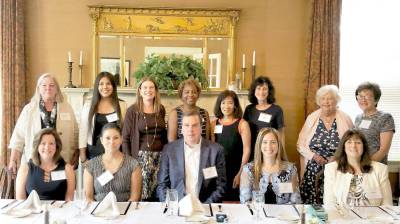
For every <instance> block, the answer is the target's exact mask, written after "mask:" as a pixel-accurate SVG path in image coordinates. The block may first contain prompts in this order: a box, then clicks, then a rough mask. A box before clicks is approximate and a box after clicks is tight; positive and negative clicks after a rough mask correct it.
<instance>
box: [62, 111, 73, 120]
mask: <svg viewBox="0 0 400 224" xmlns="http://www.w3.org/2000/svg"><path fill="white" fill-rule="evenodd" d="M60 119H61V120H62V121H70V120H71V114H69V113H60Z"/></svg>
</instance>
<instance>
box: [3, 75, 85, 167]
mask: <svg viewBox="0 0 400 224" xmlns="http://www.w3.org/2000/svg"><path fill="white" fill-rule="evenodd" d="M43 128H54V129H56V130H57V132H58V134H59V135H60V138H61V141H62V143H63V148H62V150H61V156H62V158H63V159H64V160H65V162H67V163H71V164H73V165H74V164H75V162H76V160H77V158H78V124H77V122H76V119H75V114H74V111H73V109H72V107H71V105H70V104H69V103H68V102H66V101H65V100H64V97H63V95H62V93H61V89H60V85H59V84H58V82H57V80H56V79H55V78H54V77H53V76H52V75H50V74H48V73H46V74H43V75H41V76H40V77H39V79H38V81H37V84H36V91H35V95H34V96H33V97H32V99H31V102H30V103H29V104H27V105H26V106H25V107H24V108H23V110H22V112H21V114H20V115H19V118H18V120H17V123H16V125H15V128H14V131H13V134H12V135H11V139H10V145H9V146H8V147H9V148H10V149H11V156H10V163H9V167H8V168H9V169H10V170H11V171H12V172H13V174H14V175H15V174H16V171H17V167H18V164H19V163H20V162H28V161H29V159H30V158H31V155H32V149H33V138H34V136H35V134H36V133H37V132H38V131H39V130H41V129H43Z"/></svg>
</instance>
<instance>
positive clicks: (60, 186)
mask: <svg viewBox="0 0 400 224" xmlns="http://www.w3.org/2000/svg"><path fill="white" fill-rule="evenodd" d="M28 167H29V171H28V176H27V179H26V185H25V191H26V195H29V194H30V193H31V191H32V190H35V191H36V192H37V193H38V195H39V198H40V200H60V201H63V200H65V194H66V192H67V179H64V180H55V181H53V180H51V178H50V181H49V182H45V181H44V170H43V169H42V168H40V167H39V166H36V165H35V164H33V162H32V159H31V160H29V162H28ZM58 170H65V162H64V160H62V159H61V160H60V161H59V162H58V165H57V167H56V168H55V169H54V170H52V171H58ZM50 176H51V175H50Z"/></svg>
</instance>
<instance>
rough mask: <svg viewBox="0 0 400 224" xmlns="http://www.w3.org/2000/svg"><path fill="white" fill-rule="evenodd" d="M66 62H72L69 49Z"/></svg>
mask: <svg viewBox="0 0 400 224" xmlns="http://www.w3.org/2000/svg"><path fill="white" fill-rule="evenodd" d="M68 62H72V57H71V51H68Z"/></svg>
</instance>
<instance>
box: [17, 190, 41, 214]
mask: <svg viewBox="0 0 400 224" xmlns="http://www.w3.org/2000/svg"><path fill="white" fill-rule="evenodd" d="M17 209H31V210H32V212H33V213H36V214H38V213H41V212H42V203H41V202H40V198H39V195H38V193H37V192H36V191H35V190H33V191H31V193H30V194H29V196H28V198H27V199H26V200H25V201H24V202H23V203H22V204H21V205H19V206H17Z"/></svg>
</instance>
